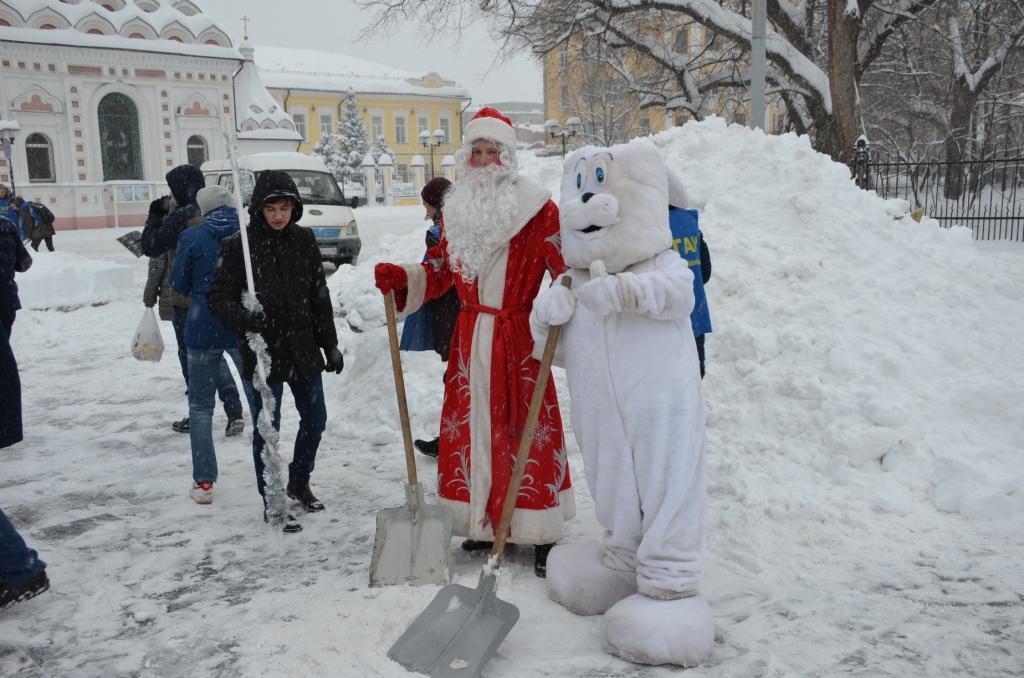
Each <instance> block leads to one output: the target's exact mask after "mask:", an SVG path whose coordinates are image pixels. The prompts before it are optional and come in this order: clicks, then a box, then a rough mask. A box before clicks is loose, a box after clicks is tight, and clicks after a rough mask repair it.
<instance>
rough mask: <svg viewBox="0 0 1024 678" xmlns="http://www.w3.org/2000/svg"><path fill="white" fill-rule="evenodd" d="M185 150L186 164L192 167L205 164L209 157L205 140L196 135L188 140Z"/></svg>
mask: <svg viewBox="0 0 1024 678" xmlns="http://www.w3.org/2000/svg"><path fill="white" fill-rule="evenodd" d="M185 148H186V150H187V151H188V164H190V165H192V166H193V167H199V166H200V165H202V164H203V163H204V162H206V160H207V158H208V157H209V153H208V151H207V145H206V139H204V138H202V137H201V136H199V135H198V134H196V135H193V136H190V137H189V138H188V143H187V144H186V146H185Z"/></svg>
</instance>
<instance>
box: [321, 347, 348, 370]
mask: <svg viewBox="0 0 1024 678" xmlns="http://www.w3.org/2000/svg"><path fill="white" fill-rule="evenodd" d="M324 355H326V356H327V371H328V372H334V373H335V374H341V371H342V370H343V369H345V356H343V355H342V354H341V351H339V350H338V347H337V346H331V347H330V348H326V349H324Z"/></svg>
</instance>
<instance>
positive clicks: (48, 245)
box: [32, 235, 53, 252]
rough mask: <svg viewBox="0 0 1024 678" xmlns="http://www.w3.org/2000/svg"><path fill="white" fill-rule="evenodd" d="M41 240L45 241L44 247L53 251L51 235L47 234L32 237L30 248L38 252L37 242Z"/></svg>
mask: <svg viewBox="0 0 1024 678" xmlns="http://www.w3.org/2000/svg"><path fill="white" fill-rule="evenodd" d="M41 242H45V243H46V249H48V250H50V251H51V252H52V251H53V236H52V235H48V236H46V237H45V238H32V249H34V250H35V251H36V252H38V251H39V243H41Z"/></svg>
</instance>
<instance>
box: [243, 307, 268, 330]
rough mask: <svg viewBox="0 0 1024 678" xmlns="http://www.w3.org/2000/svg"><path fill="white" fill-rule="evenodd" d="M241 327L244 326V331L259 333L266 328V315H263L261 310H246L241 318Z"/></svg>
mask: <svg viewBox="0 0 1024 678" xmlns="http://www.w3.org/2000/svg"><path fill="white" fill-rule="evenodd" d="M242 327H244V328H245V331H246V332H255V333H256V334H260V333H261V332H263V330H265V329H267V316H265V315H263V312H262V311H256V312H255V313H254V312H252V311H248V312H247V313H246V314H245V317H244V318H243V320H242Z"/></svg>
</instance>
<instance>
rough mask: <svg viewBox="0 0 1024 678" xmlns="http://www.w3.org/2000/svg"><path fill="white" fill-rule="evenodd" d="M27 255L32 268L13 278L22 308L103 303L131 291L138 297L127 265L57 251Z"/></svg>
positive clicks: (68, 306)
mask: <svg viewBox="0 0 1024 678" xmlns="http://www.w3.org/2000/svg"><path fill="white" fill-rule="evenodd" d="M31 254H32V255H33V256H32V268H30V269H29V270H28V271H26V272H25V273H19V274H18V276H17V278H16V281H17V283H18V296H19V297H21V305H22V307H24V308H33V309H47V308H54V309H67V308H75V307H78V306H87V305H96V304H105V303H107V302H110V301H113V300H115V299H120V298H122V297H124V296H126V295H129V294H133V293H137V294H138V297H139V299H140V300H141V299H142V289H141V288H139V289H137V290H136V289H133V285H134V283H133V280H132V269H131V268H130V267H129V266H125V265H122V264H117V263H113V262H110V261H104V260H100V259H91V258H88V257H83V256H80V255H77V254H71V253H69V252H62V251H60V250H58V251H56V252H40V253H38V254H37V253H34V252H32V253H31Z"/></svg>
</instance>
